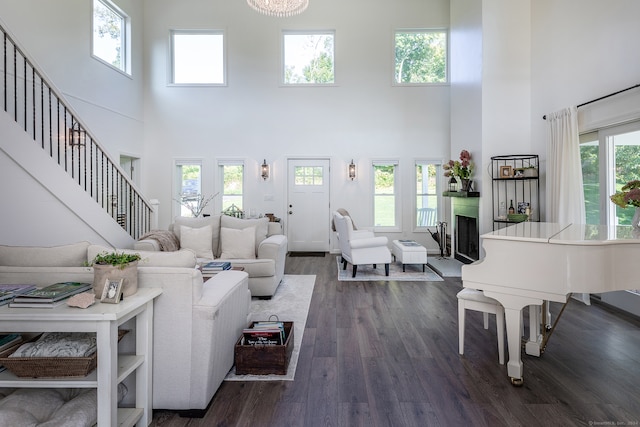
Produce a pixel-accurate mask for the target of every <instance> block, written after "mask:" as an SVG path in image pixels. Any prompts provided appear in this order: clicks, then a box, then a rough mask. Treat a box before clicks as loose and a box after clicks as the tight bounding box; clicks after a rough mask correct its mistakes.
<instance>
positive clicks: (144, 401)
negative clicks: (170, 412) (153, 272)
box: [0, 288, 162, 427]
mask: <svg viewBox="0 0 640 427" xmlns="http://www.w3.org/2000/svg"><path fill="white" fill-rule="evenodd" d="M161 293H162V289H159V288H139V289H138V292H137V293H136V294H134V295H131V296H129V297H126V298H125V299H124V300H123V301H121V302H120V303H119V304H105V303H100V302H97V303H96V304H94V305H92V306H91V307H89V308H86V309H79V308H76V307H69V306H67V305H66V304H65V305H61V306H59V307H55V308H10V307H8V306H3V307H0V332H3V333H7V332H95V333H96V341H97V348H98V350H97V351H98V367H97V369H96V370H95V371H93V372H91V373H90V374H89V375H87V376H86V377H84V378H61V379H57V378H51V379H49V378H19V377H16V376H15V375H14V374H12V373H11V372H9V371H4V372H0V387H13V388H27V387H30V388H69V387H75V388H97V395H98V414H97V415H98V426H100V427H102V426H113V425H121V426H133V425H136V424H138V425H140V426H145V427H146V426H148V425H149V423H151V420H152V418H153V414H152V406H151V404H152V388H151V382H152V361H153V354H152V353H153V300H154V299H155V298H156V297H157V296H158V295H160V294H161ZM133 318H135V319H136V353H135V354H133V355H120V356H119V355H118V326H120V325H122V324H123V323H125V322H126V321H128V320H130V319H133ZM134 372H135V374H136V407H135V408H118V404H117V390H118V384H119V383H121V382H122V381H123V380H124V379H125V378H127V377H128V376H129V375H130V374H132V373H134Z"/></svg>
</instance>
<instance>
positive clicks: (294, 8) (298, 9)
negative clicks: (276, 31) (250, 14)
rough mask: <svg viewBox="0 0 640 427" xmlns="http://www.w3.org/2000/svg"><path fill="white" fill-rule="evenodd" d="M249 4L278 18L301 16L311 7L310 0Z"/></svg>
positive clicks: (262, 0)
mask: <svg viewBox="0 0 640 427" xmlns="http://www.w3.org/2000/svg"><path fill="white" fill-rule="evenodd" d="M247 3H249V6H251V8H252V9H254V10H257V11H258V12H260V13H263V14H265V15H269V16H276V17H278V18H285V17H287V16H293V15H299V14H301V13H302V12H304V11H305V10H306V9H307V6H309V0H247Z"/></svg>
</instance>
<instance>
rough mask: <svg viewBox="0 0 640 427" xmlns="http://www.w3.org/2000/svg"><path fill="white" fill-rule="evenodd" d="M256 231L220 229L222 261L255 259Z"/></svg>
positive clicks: (249, 229)
mask: <svg viewBox="0 0 640 427" xmlns="http://www.w3.org/2000/svg"><path fill="white" fill-rule="evenodd" d="M255 239H256V231H255V228H254V227H247V228H243V229H236V228H227V227H220V246H221V251H222V252H221V254H220V258H222V259H232V258H240V259H255V257H256V243H255V242H256V240H255Z"/></svg>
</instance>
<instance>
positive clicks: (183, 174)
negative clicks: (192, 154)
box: [173, 160, 202, 216]
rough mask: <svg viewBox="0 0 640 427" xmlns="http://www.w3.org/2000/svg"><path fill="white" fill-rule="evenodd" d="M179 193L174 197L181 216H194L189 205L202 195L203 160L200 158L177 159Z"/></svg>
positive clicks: (176, 177) (176, 173) (176, 176)
mask: <svg viewBox="0 0 640 427" xmlns="http://www.w3.org/2000/svg"><path fill="white" fill-rule="evenodd" d="M175 179H176V188H177V189H178V191H177V194H176V195H175V197H174V198H173V201H174V203H175V204H176V209H177V211H178V214H179V215H180V216H192V211H191V210H190V209H189V207H188V205H189V204H193V203H196V202H197V200H198V198H199V197H200V196H201V195H202V162H201V161H200V160H178V161H176V172H175Z"/></svg>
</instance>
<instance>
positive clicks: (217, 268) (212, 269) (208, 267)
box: [202, 261, 231, 274]
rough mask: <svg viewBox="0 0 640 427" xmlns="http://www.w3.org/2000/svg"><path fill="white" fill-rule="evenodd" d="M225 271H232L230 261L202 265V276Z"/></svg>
mask: <svg viewBox="0 0 640 427" xmlns="http://www.w3.org/2000/svg"><path fill="white" fill-rule="evenodd" d="M224 270H231V263H230V262H229V261H211V262H208V263H206V264H202V274H216V273H220V272H221V271H224Z"/></svg>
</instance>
